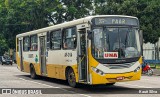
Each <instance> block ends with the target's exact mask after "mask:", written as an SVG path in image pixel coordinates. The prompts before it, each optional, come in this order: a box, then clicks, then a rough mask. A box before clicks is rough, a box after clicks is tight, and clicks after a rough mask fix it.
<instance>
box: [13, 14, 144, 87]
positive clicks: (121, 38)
mask: <svg viewBox="0 0 160 97" xmlns="http://www.w3.org/2000/svg"><path fill="white" fill-rule="evenodd" d="M142 38H143V37H142V32H141V31H140V30H139V21H138V19H137V18H136V17H132V16H125V15H97V16H88V17H85V18H81V19H77V20H73V21H69V22H65V23H62V24H58V25H53V26H50V27H46V28H42V29H38V30H34V31H30V32H25V33H22V34H19V35H17V36H16V60H17V66H18V69H19V70H21V71H22V72H27V73H30V75H31V78H33V79H34V78H36V77H37V76H45V77H50V78H56V79H62V80H67V81H68V83H69V85H70V86H72V87H75V86H76V85H77V84H78V83H84V84H90V85H96V84H110V85H113V84H115V83H116V82H124V81H133V80H140V78H141V64H142V42H143V41H142V40H143V39H142Z"/></svg>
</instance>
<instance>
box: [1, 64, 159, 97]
mask: <svg viewBox="0 0 160 97" xmlns="http://www.w3.org/2000/svg"><path fill="white" fill-rule="evenodd" d="M0 88H1V90H0V93H2V89H12V90H11V91H12V93H14V94H0V97H22V96H23V97H44V96H45V97H108V96H109V97H160V76H142V78H141V80H139V81H132V82H121V83H116V84H115V85H113V86H107V85H98V86H90V85H79V88H71V87H70V86H68V84H67V82H66V81H62V80H57V79H53V78H46V77H40V78H38V79H36V80H33V79H31V78H30V76H29V74H28V73H24V72H21V71H19V70H18V69H17V67H16V64H13V66H11V65H0ZM34 88H35V89H34ZM13 89H14V90H16V91H18V90H19V92H15V91H14V92H13ZM32 89H33V90H39V91H38V92H32ZM24 91H25V92H24ZM26 91H31V92H30V93H42V94H28V93H29V92H27V94H25V93H26Z"/></svg>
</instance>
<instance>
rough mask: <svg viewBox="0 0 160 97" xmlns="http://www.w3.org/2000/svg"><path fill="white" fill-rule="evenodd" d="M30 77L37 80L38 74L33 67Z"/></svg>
mask: <svg viewBox="0 0 160 97" xmlns="http://www.w3.org/2000/svg"><path fill="white" fill-rule="evenodd" d="M30 76H31V78H32V79H36V78H37V74H36V72H35V69H34V66H33V65H31V66H30Z"/></svg>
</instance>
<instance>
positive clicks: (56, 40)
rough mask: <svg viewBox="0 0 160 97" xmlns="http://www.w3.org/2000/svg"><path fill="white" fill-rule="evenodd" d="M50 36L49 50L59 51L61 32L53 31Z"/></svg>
mask: <svg viewBox="0 0 160 97" xmlns="http://www.w3.org/2000/svg"><path fill="white" fill-rule="evenodd" d="M50 36H51V49H52V50H56V49H61V30H58V31H53V32H51V33H50Z"/></svg>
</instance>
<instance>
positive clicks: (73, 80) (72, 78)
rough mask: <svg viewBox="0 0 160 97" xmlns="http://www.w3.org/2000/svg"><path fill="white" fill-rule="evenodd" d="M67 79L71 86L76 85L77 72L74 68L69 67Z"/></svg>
mask: <svg viewBox="0 0 160 97" xmlns="http://www.w3.org/2000/svg"><path fill="white" fill-rule="evenodd" d="M67 80H68V84H69V85H70V86H71V87H76V84H77V83H76V77H75V74H74V71H73V69H72V68H70V69H69V71H68V73H67Z"/></svg>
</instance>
